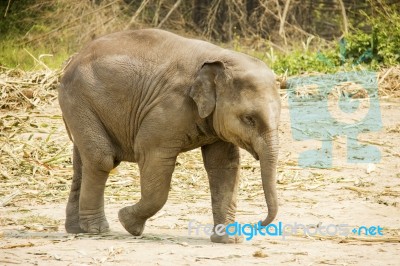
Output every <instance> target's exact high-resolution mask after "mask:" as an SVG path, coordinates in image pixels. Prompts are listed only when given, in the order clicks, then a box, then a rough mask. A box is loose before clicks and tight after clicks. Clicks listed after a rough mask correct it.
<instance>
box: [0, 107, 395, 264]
mask: <svg viewBox="0 0 400 266" xmlns="http://www.w3.org/2000/svg"><path fill="white" fill-rule="evenodd" d="M380 109H381V115H382V123H383V128H382V129H381V130H379V131H377V132H369V133H365V134H361V135H360V139H362V141H363V142H364V143H368V144H370V145H374V146H375V147H377V148H378V149H379V151H380V153H381V157H382V158H381V160H380V162H379V163H376V164H373V165H372V164H362V163H360V164H354V163H347V162H346V150H347V149H346V138H344V137H339V138H337V139H336V140H335V141H334V145H333V168H330V169H318V168H301V167H299V166H298V165H297V160H298V156H299V153H300V152H302V151H306V150H310V149H311V148H315V147H318V145H320V144H319V143H320V142H318V141H295V140H294V139H293V137H292V131H291V127H290V115H289V107H288V103H287V101H286V100H284V102H283V108H282V117H281V129H280V130H281V144H280V146H281V151H280V163H279V169H278V173H279V177H278V184H277V188H278V196H279V205H280V210H279V214H278V216H277V218H276V220H275V221H274V223H275V224H277V223H278V222H282V223H283V224H293V223H298V224H304V225H308V226H309V227H308V228H310V230H309V234H304V233H303V232H302V230H298V231H297V232H296V233H295V234H294V235H291V236H287V237H286V238H285V239H283V237H282V236H259V235H258V236H255V237H254V238H253V239H252V240H249V241H244V242H243V243H241V244H231V245H224V244H214V243H211V242H210V240H209V238H208V236H207V235H205V234H204V233H201V231H199V234H198V235H196V232H195V230H193V231H191V232H190V234H189V230H188V223H189V221H190V220H192V219H194V220H196V221H197V223H202V224H207V223H211V222H212V214H211V207H210V199H209V198H210V196H209V190H208V185H207V179H206V176H205V173H204V170H203V169H202V163H201V159H200V155H199V150H195V151H191V152H189V153H186V154H182V155H181V156H180V157H179V160H178V164H177V169H176V171H175V173H174V178H173V184H172V189H171V193H170V196H169V200H168V202H167V204H166V205H165V207H164V208H163V209H162V210H161V211H160V212H159V213H158V214H157V215H156V216H155V217H153V218H151V219H150V220H149V221H148V222H147V227H146V229H145V231H144V234H143V236H142V237H133V236H131V235H129V234H128V233H127V232H126V231H124V229H123V228H122V226H121V225H120V224H119V222H118V219H117V211H118V210H119V209H120V208H121V207H123V206H126V205H128V204H132V203H134V202H136V201H137V200H138V199H139V197H140V194H139V193H140V192H139V187H138V172H137V168H136V166H134V165H130V164H122V165H121V166H120V167H119V168H118V169H117V171H115V173H113V175H112V176H110V179H109V182H108V187H107V191H106V201H107V204H106V213H107V217H108V220H109V223H110V226H111V232H110V233H108V234H105V235H70V234H66V233H65V231H64V227H63V223H64V219H65V216H64V209H65V204H66V197H67V195H68V187H69V180H67V181H68V183H66V184H62V182H61V181H60V180H65V179H70V177H69V176H70V174H71V173H72V170H71V168H70V166H68V167H67V168H65V169H64V168H62V169H59V170H57V168H54V169H52V177H51V179H50V178H47V177H43V176H42V177H41V176H38V177H37V178H36V180H41V179H40V178H42V179H43V180H47V181H46V182H51V180H58V181H59V182H61V185H59V190H57V191H58V192H56V193H53V194H52V195H50V196H49V195H46V196H42V195H43V193H45V191H41V190H40V186H39V189H38V188H37V187H35V188H30V187H29V185H26V184H25V185H23V184H20V185H19V184H18V183H16V185H15V186H16V187H18V186H21V191H22V193H21V194H20V195H19V196H17V197H15V198H14V199H13V200H12V201H10V202H9V203H8V204H7V205H6V206H5V207H0V226H1V227H0V265H12V264H21V265H53V266H55V265H144V264H151V265H194V264H198V265H208V264H211V265H246V264H260V265H261V264H262V265H278V264H283V265H294V264H300V265H400V231H399V227H400V208H399V207H400V205H399V196H400V148H399V144H400V138H399V136H400V101H399V100H391V101H389V100H381V102H380ZM39 112H40V113H41V114H48V115H49V116H50V115H54V114H60V111H59V109H58V107H57V104H56V102H55V103H54V104H53V105H49V106H45V107H44V108H42V110H40V111H39ZM40 119H44V120H46V119H48V118H46V117H45V116H44V117H42V118H40ZM49 123H52V124H53V126H54V127H55V128H56V131H55V132H54V133H53V135H52V137H53V138H58V139H61V141H62V142H63V143H64V144H65V143H68V140H67V137H66V133H65V130H64V128H63V125H62V121H61V119H60V118H59V117H58V118H56V119H54V117H53V118H52V120H51V122H49ZM39 133H40V131H39V130H38V134H39ZM22 134H23V132H22V133H21V135H22ZM38 141H40V138H39V140H38ZM67 152H68V153H69V152H70V150H67ZM242 157H243V161H242V166H243V168H242V179H241V184H240V194H239V200H238V212H237V221H238V222H240V223H254V222H257V221H259V220H260V219H263V218H264V217H265V215H266V212H267V208H266V204H265V200H264V199H263V192H262V188H261V180H260V177H259V176H260V175H259V173H260V170H259V166H258V163H257V162H256V161H255V160H254V159H252V157H250V155H249V154H247V153H246V152H242ZM45 178H47V179H45ZM58 181H57V182H58ZM8 182H9V183H12V182H13V181H8ZM43 182H44V181H43ZM3 184H5V183H4V182H3ZM57 184H58V183H57ZM7 191H10V190H7V189H6V185H4V187H2V188H1V190H0V193H1V194H0V199H1V197H6V196H7V193H8V192H7ZM24 195H31V196H30V197H27V196H26V197H24ZM32 198H34V200H33V199H32ZM331 224H332V226H333V225H343V224H346V225H347V227H346V228H348V229H349V230H351V229H353V228H359V227H360V226H366V227H371V226H376V227H377V226H380V227H382V228H383V231H382V233H383V235H382V236H381V235H375V236H372V235H368V236H367V235H365V234H364V232H363V233H362V234H361V235H358V234H357V233H352V232H351V231H350V233H349V234H348V236H340V235H331V236H329V235H328V236H324V235H321V234H318V235H313V233H312V232H313V231H312V229H313V228H314V229H315V228H323V226H327V225H331ZM312 225H313V226H312ZM332 226H331V229H332V228H333V230H334V229H335V228H334V227H332ZM374 232H375V233H376V232H377V231H373V230H372V233H374Z"/></svg>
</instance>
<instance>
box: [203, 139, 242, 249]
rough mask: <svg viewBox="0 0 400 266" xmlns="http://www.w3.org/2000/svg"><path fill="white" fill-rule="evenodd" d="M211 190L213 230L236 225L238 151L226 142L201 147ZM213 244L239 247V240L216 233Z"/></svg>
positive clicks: (238, 238) (240, 239)
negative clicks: (221, 226) (235, 244)
mask: <svg viewBox="0 0 400 266" xmlns="http://www.w3.org/2000/svg"><path fill="white" fill-rule="evenodd" d="M202 154H203V160H204V166H205V168H206V171H207V174H208V178H209V182H210V190H211V204H212V212H213V218H214V228H215V227H216V226H217V225H219V224H223V225H227V224H230V223H233V222H234V221H235V213H236V200H237V189H238V183H239V164H240V155H239V148H238V147H236V146H235V145H233V144H231V143H227V142H222V141H221V142H216V143H213V144H210V145H207V146H203V147H202ZM211 241H212V242H216V243H238V242H241V241H243V240H242V238H240V237H236V236H235V237H230V236H228V235H227V234H221V233H219V234H218V232H214V233H213V235H212V236H211Z"/></svg>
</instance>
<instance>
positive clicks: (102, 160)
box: [59, 29, 280, 243]
mask: <svg viewBox="0 0 400 266" xmlns="http://www.w3.org/2000/svg"><path fill="white" fill-rule="evenodd" d="M59 102H60V106H61V109H62V114H63V118H64V121H65V124H66V127H67V130H68V132H69V135H70V137H71V139H72V140H73V144H74V149H73V168H74V175H73V180H72V187H71V192H70V195H69V199H68V205H67V210H66V214H67V218H66V222H65V228H66V230H67V232H69V233H82V232H89V233H102V232H106V231H107V230H108V229H109V226H108V222H107V220H106V217H105V214H104V188H105V184H106V181H107V177H108V175H109V172H110V171H111V170H112V169H113V168H114V167H116V166H117V165H118V164H119V163H120V162H121V161H129V162H136V163H138V165H139V169H140V185H141V199H140V200H139V201H138V202H137V203H136V204H135V205H133V206H128V207H125V208H123V209H121V210H120V211H119V215H118V216H119V220H120V222H121V223H122V225H123V226H124V227H125V229H126V230H127V231H128V232H129V233H131V234H132V235H135V236H137V235H141V234H142V232H143V229H144V225H145V223H146V220H147V219H148V218H150V217H151V216H153V215H154V214H156V213H157V212H158V211H159V210H160V209H161V208H162V207H163V206H164V204H165V202H166V201H167V198H168V191H169V190H170V183H171V176H172V172H173V171H174V167H175V161H176V158H177V156H178V154H179V153H181V152H185V151H188V150H192V149H195V148H197V147H201V151H202V155H203V161H204V166H205V169H206V171H207V174H208V178H209V183H210V190H211V200H212V211H213V218H214V224H215V225H218V224H225V225H226V224H229V223H232V222H234V220H235V212H236V197H237V189H238V179H239V164H240V162H239V158H240V156H239V147H240V148H243V149H245V150H247V151H248V152H250V153H251V154H252V155H253V156H254V158H255V159H256V160H259V161H260V166H261V178H262V185H263V189H264V194H265V199H266V203H267V206H268V216H267V218H266V219H265V220H264V221H263V222H262V225H267V224H269V223H270V222H271V221H272V220H273V219H274V218H275V216H276V214H277V211H278V202H277V195H276V188H275V183H276V181H275V180H276V165H277V157H278V122H279V115H280V98H279V94H278V90H277V88H276V86H275V79H274V74H273V73H272V71H271V70H270V69H269V68H268V67H267V66H266V65H265V64H264V63H263V62H261V61H260V60H257V59H255V58H253V57H250V56H247V55H245V54H241V53H238V52H233V51H230V50H226V49H222V48H220V47H218V46H215V45H213V44H210V43H208V42H204V41H200V40H194V39H187V38H183V37H180V36H178V35H175V34H172V33H169V32H166V31H162V30H156V29H146V30H135V31H123V32H118V33H114V34H110V35H106V36H104V37H101V38H99V39H97V40H94V41H92V42H91V43H89V44H88V45H87V46H86V47H85V48H84V49H83V50H82V51H81V52H80V53H79V54H77V55H76V56H75V57H73V59H72V60H71V62H70V63H69V64H68V65H67V67H66V68H65V72H64V75H63V77H62V80H61V84H60V88H59ZM211 241H213V242H219V243H232V242H235V241H238V239H237V238H234V237H229V236H228V235H223V236H220V235H217V234H215V233H214V234H213V235H212V236H211Z"/></svg>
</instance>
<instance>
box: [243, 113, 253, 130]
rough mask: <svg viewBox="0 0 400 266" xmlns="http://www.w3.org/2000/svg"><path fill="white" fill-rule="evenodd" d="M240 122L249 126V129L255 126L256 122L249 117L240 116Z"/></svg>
mask: <svg viewBox="0 0 400 266" xmlns="http://www.w3.org/2000/svg"><path fill="white" fill-rule="evenodd" d="M242 121H243V122H244V123H245V124H246V125H248V126H251V127H254V126H255V125H256V120H255V119H254V117H253V116H251V115H244V116H242Z"/></svg>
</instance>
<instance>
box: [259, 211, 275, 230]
mask: <svg viewBox="0 0 400 266" xmlns="http://www.w3.org/2000/svg"><path fill="white" fill-rule="evenodd" d="M277 214H278V209H277V208H276V209H273V210H271V209H268V215H267V218H265V220H264V221H263V222H262V223H261V225H262V226H267V225H269V224H270V223H271V222H272V221H273V220H274V219H275V217H276V215H277Z"/></svg>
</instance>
